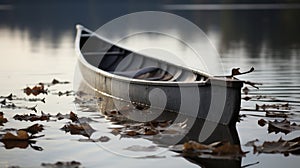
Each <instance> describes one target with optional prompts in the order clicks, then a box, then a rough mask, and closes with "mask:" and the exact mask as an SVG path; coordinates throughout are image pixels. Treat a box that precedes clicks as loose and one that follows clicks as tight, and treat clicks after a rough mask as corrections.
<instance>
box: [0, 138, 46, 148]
mask: <svg viewBox="0 0 300 168" xmlns="http://www.w3.org/2000/svg"><path fill="white" fill-rule="evenodd" d="M1 142H2V143H3V144H4V147H5V149H13V148H21V149H26V148H27V147H29V146H30V147H31V148H32V149H34V150H37V151H42V150H43V148H42V147H40V146H34V145H33V144H35V143H36V141H33V140H26V141H23V140H22V141H20V140H5V141H1Z"/></svg>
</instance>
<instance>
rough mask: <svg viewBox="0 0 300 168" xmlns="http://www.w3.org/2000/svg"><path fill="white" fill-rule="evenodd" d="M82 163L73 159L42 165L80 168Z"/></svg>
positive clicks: (43, 164) (54, 167)
mask: <svg viewBox="0 0 300 168" xmlns="http://www.w3.org/2000/svg"><path fill="white" fill-rule="evenodd" d="M80 165H81V163H80V162H77V161H71V162H60V161H59V162H56V163H42V164H41V166H43V167H46V168H79V167H80Z"/></svg>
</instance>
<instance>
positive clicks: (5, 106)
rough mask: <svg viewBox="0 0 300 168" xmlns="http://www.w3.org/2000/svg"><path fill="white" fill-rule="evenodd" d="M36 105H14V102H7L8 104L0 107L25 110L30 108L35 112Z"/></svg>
mask: <svg viewBox="0 0 300 168" xmlns="http://www.w3.org/2000/svg"><path fill="white" fill-rule="evenodd" d="M36 106H37V105H35V106H33V107H27V106H16V105H15V104H14V103H9V104H6V105H1V108H8V109H26V110H31V111H34V112H37V110H36Z"/></svg>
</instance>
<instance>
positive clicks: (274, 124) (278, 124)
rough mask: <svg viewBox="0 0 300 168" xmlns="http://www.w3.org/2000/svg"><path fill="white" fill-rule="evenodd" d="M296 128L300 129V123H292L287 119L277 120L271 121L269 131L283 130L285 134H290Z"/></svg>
mask: <svg viewBox="0 0 300 168" xmlns="http://www.w3.org/2000/svg"><path fill="white" fill-rule="evenodd" d="M296 130H300V125H297V124H296V123H291V122H290V121H288V120H286V119H285V120H282V121H277V120H275V121H269V127H268V131H269V133H272V132H275V133H278V132H283V133H285V134H288V133H290V132H292V131H296Z"/></svg>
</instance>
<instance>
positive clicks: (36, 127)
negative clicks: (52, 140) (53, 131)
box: [21, 124, 44, 135]
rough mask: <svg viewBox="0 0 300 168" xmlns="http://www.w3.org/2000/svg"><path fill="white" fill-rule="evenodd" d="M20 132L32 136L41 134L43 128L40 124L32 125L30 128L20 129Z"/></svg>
mask: <svg viewBox="0 0 300 168" xmlns="http://www.w3.org/2000/svg"><path fill="white" fill-rule="evenodd" d="M21 130H24V131H26V132H29V133H31V134H32V135H33V134H37V133H39V132H42V131H43V130H44V126H43V125H41V124H34V125H32V126H30V127H27V128H25V129H21Z"/></svg>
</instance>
